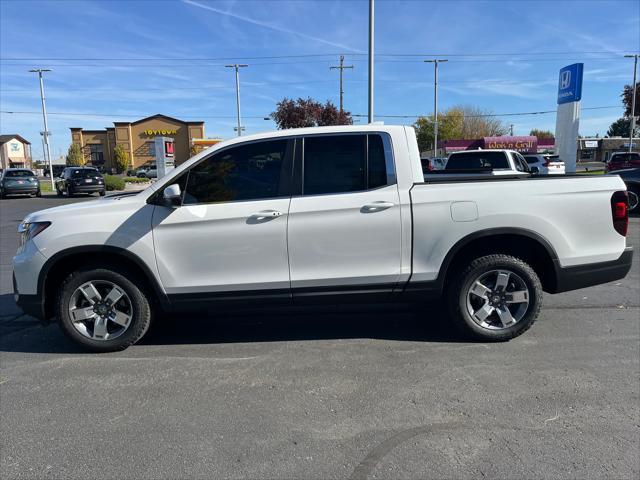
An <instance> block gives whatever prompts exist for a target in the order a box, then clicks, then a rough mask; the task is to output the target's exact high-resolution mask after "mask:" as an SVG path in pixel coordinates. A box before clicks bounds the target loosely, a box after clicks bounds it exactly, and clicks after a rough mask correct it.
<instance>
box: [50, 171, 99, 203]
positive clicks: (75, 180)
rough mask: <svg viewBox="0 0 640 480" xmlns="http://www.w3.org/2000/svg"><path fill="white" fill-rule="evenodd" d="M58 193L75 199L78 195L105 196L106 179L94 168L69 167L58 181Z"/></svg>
mask: <svg viewBox="0 0 640 480" xmlns="http://www.w3.org/2000/svg"><path fill="white" fill-rule="evenodd" d="M55 184H56V193H57V194H58V195H59V196H62V195H65V194H66V195H67V196H68V197H73V196H74V195H75V194H76V193H88V194H92V193H98V194H99V195H100V196H101V197H103V196H104V194H105V185H104V177H103V176H102V174H101V173H100V172H99V171H98V169H96V168H93V167H67V168H65V169H64V171H63V172H62V175H60V177H58V178H57V179H56V183H55Z"/></svg>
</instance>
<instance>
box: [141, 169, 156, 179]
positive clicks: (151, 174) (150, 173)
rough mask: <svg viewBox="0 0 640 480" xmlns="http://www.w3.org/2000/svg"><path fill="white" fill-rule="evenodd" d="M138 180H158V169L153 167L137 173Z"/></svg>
mask: <svg viewBox="0 0 640 480" xmlns="http://www.w3.org/2000/svg"><path fill="white" fill-rule="evenodd" d="M138 177H139V178H158V169H157V168H156V167H155V166H152V167H149V168H147V169H145V170H143V171H141V172H140V171H139V172H138Z"/></svg>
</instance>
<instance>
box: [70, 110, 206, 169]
mask: <svg viewBox="0 0 640 480" xmlns="http://www.w3.org/2000/svg"><path fill="white" fill-rule="evenodd" d="M204 136H205V130H204V122H201V121H197V122H185V121H183V120H178V119H177V118H172V117H168V116H166V115H161V114H157V115H152V116H150V117H146V118H142V119H140V120H136V121H135V122H114V123H113V127H107V128H105V129H104V130H85V129H83V128H71V142H72V143H75V144H77V145H80V147H81V149H82V152H83V153H84V157H85V161H86V163H87V164H88V165H92V166H94V167H98V168H104V169H105V170H115V168H116V164H115V158H114V153H113V152H114V149H115V148H116V146H117V145H122V147H123V148H124V150H125V151H126V152H128V153H129V158H130V161H131V164H130V167H129V168H131V169H134V168H138V167H140V166H142V165H145V164H150V163H153V162H155V138H156V137H170V138H172V139H173V141H174V155H175V162H176V165H179V164H180V163H182V162H184V161H186V160H188V159H189V158H190V157H191V156H192V155H193V154H194V153H195V152H197V151H198V150H199V147H198V145H197V143H198V142H197V140H201V139H204Z"/></svg>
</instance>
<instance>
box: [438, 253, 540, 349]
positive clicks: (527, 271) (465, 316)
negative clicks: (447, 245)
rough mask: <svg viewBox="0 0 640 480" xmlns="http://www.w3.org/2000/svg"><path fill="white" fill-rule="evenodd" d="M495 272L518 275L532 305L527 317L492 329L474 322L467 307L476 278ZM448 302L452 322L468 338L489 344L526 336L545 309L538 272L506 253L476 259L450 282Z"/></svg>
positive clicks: (528, 306)
mask: <svg viewBox="0 0 640 480" xmlns="http://www.w3.org/2000/svg"><path fill="white" fill-rule="evenodd" d="M494 270H506V271H509V272H511V273H514V274H516V276H517V277H519V279H520V280H522V282H524V284H525V285H526V287H527V289H528V301H529V303H528V305H527V309H526V311H525V313H524V315H523V316H522V318H521V319H520V320H518V321H517V322H516V323H515V324H513V325H511V326H503V327H501V328H500V327H499V328H497V329H490V328H486V327H484V326H482V325H480V324H479V323H477V322H476V321H475V320H474V319H473V317H472V313H470V312H469V309H468V308H467V295H468V292H469V290H470V288H471V286H472V285H473V283H474V282H475V281H476V279H478V278H479V277H480V276H482V275H483V274H485V273H487V272H491V271H494ZM447 303H448V307H449V314H450V317H451V320H452V321H453V323H454V325H455V326H456V328H457V329H458V330H459V331H460V332H462V333H463V334H464V335H466V336H468V337H471V338H474V339H477V340H482V341H485V342H486V341H490V342H502V341H506V340H510V339H512V338H515V337H517V336H519V335H521V334H523V333H524V332H526V331H527V330H528V329H529V328H531V325H533V323H534V322H535V321H536V319H537V318H538V315H539V313H540V308H541V306H542V285H541V283H540V279H539V278H538V275H537V274H536V272H535V271H534V270H533V269H532V268H531V267H530V266H529V265H528V264H526V263H525V262H523V261H522V260H520V259H519V258H516V257H512V256H510V255H502V254H496V255H487V256H484V257H480V258H476V259H475V260H473V261H472V262H471V263H469V265H468V266H467V267H466V268H465V269H464V270H463V271H462V272H460V273H459V274H458V275H457V276H456V277H455V278H454V279H453V281H451V282H450V283H449V285H448V286H447Z"/></svg>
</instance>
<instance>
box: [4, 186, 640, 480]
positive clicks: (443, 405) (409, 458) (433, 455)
mask: <svg viewBox="0 0 640 480" xmlns="http://www.w3.org/2000/svg"><path fill="white" fill-rule="evenodd" d="M85 200H86V199H80V198H78V199H58V198H55V197H51V196H47V197H43V198H41V199H38V198H34V199H9V200H2V201H1V203H0V217H1V218H0V242H1V246H0V268H1V272H0V332H1V333H2V336H1V338H0V360H1V368H0V433H1V438H2V447H1V458H0V476H1V477H2V478H7V479H8V478H65V479H69V478H136V479H137V478H141V479H142V478H149V479H151V478H154V479H156V478H167V479H169V478H171V479H174V478H354V479H364V478H480V477H487V478H513V477H520V478H616V479H621V478H638V477H639V476H640V456H639V455H638V452H640V267H639V262H638V254H637V252H638V250H640V238H639V234H640V228H639V227H640V218H632V219H631V225H630V228H629V232H630V233H629V236H628V242H629V244H631V245H634V247H635V248H636V257H635V258H634V264H633V269H632V271H631V272H630V274H629V275H628V276H627V278H625V279H624V280H621V281H619V282H614V283H610V284H607V285H602V286H599V287H593V288H589V289H584V290H579V291H575V292H569V293H566V294H561V295H556V296H551V295H547V296H546V297H545V301H544V307H543V311H542V314H541V317H540V319H539V320H538V322H537V323H536V324H535V325H534V326H533V328H532V329H531V330H530V331H529V332H527V333H526V334H525V335H523V336H521V337H519V338H516V339H515V340H512V341H510V342H508V343H502V344H483V343H470V342H467V341H465V340H463V339H461V338H460V337H458V336H457V335H456V334H455V332H453V331H452V330H451V329H450V328H449V327H448V325H447V322H446V317H445V316H444V314H443V313H442V309H441V308H440V307H439V306H438V305H437V304H434V305H426V306H424V307H423V308H422V309H421V310H419V311H415V310H407V309H405V310H400V311H396V310H380V309H377V310H375V311H371V310H369V309H366V308H360V309H355V310H353V311H349V312H344V311H341V312H332V313H313V312H307V313H305V314H300V313H287V314H282V315H275V314H270V315H265V314H254V315H244V316H235V317H234V316H224V317H212V318H186V317H185V318H176V319H172V320H171V321H168V322H166V323H164V324H162V325H159V326H158V327H157V328H156V329H155V330H154V331H152V332H150V334H149V335H148V337H147V338H145V339H144V340H143V341H142V343H141V344H138V345H135V346H133V347H131V348H129V349H128V350H126V351H124V352H119V353H114V354H103V355H95V354H86V353H83V352H80V351H78V350H77V349H76V348H75V347H74V346H73V345H72V344H71V343H70V342H69V341H68V340H67V339H66V338H65V337H64V336H63V335H62V333H61V332H60V331H59V329H58V327H57V326H56V325H50V326H47V327H42V326H40V325H39V324H38V323H36V322H35V320H33V319H32V318H29V317H25V316H23V315H21V313H20V311H19V310H18V308H17V307H16V306H15V303H14V302H13V296H12V294H11V268H10V262H11V256H12V255H13V253H14V252H15V249H16V246H17V235H16V233H15V231H16V226H17V224H18V222H19V221H20V220H21V219H22V218H23V217H24V215H25V214H26V213H28V212H30V211H33V210H38V209H42V208H46V207H49V206H54V205H59V204H63V203H68V202H71V201H85Z"/></svg>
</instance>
